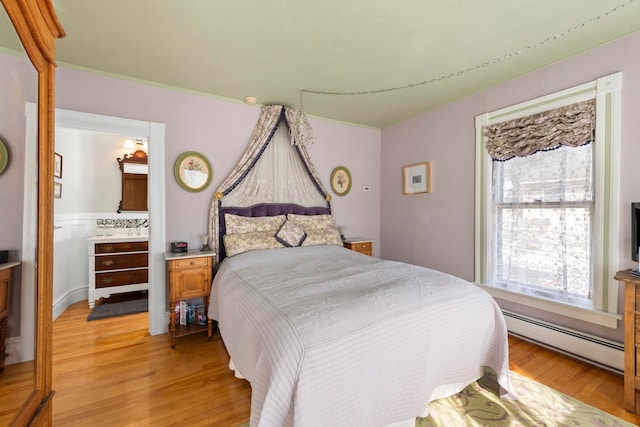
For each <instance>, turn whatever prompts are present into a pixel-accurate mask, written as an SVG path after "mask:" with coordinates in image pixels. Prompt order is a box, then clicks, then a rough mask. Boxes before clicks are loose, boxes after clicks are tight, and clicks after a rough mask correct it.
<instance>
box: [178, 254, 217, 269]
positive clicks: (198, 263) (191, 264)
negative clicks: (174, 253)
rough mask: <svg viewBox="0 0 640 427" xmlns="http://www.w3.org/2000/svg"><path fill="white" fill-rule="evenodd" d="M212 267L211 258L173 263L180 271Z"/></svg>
mask: <svg viewBox="0 0 640 427" xmlns="http://www.w3.org/2000/svg"><path fill="white" fill-rule="evenodd" d="M207 265H211V257H200V258H187V259H181V260H176V261H174V262H173V268H174V269H176V270H180V269H183V268H194V267H205V266H207Z"/></svg>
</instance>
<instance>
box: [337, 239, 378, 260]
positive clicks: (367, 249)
mask: <svg viewBox="0 0 640 427" xmlns="http://www.w3.org/2000/svg"><path fill="white" fill-rule="evenodd" d="M373 242H374V241H373V240H368V239H359V238H349V239H346V240H345V241H344V242H343V243H344V247H345V248H347V249H351V250H352V251H355V252H359V253H361V254H364V255H369V256H372V255H373Z"/></svg>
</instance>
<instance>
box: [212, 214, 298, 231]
mask: <svg viewBox="0 0 640 427" xmlns="http://www.w3.org/2000/svg"><path fill="white" fill-rule="evenodd" d="M286 219H287V217H286V216H284V215H276V216H256V217H251V216H240V215H233V214H224V222H225V225H226V234H237V233H253V232H256V231H276V230H278V229H279V228H280V227H281V226H282V224H284V222H285V220H286ZM271 234H273V233H271Z"/></svg>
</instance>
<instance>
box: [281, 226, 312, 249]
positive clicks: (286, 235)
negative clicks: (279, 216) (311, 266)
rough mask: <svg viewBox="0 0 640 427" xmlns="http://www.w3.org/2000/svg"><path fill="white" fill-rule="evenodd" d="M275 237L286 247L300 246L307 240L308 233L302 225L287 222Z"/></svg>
mask: <svg viewBox="0 0 640 427" xmlns="http://www.w3.org/2000/svg"><path fill="white" fill-rule="evenodd" d="M275 237H276V240H277V241H278V242H280V243H282V244H283V245H285V246H288V247H291V246H300V245H301V244H302V242H304V239H306V238H307V233H305V231H304V229H303V228H302V227H301V226H300V225H298V224H295V223H293V222H291V221H288V220H287V221H285V223H284V224H282V227H280V230H278V232H277V233H276V236H275Z"/></svg>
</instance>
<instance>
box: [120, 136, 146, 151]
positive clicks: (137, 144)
mask: <svg viewBox="0 0 640 427" xmlns="http://www.w3.org/2000/svg"><path fill="white" fill-rule="evenodd" d="M124 148H127V149H129V150H142V151H144V152H145V153H146V152H147V150H148V149H149V144H148V143H147V140H146V139H142V138H135V139H132V138H127V139H125V140H124Z"/></svg>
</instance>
